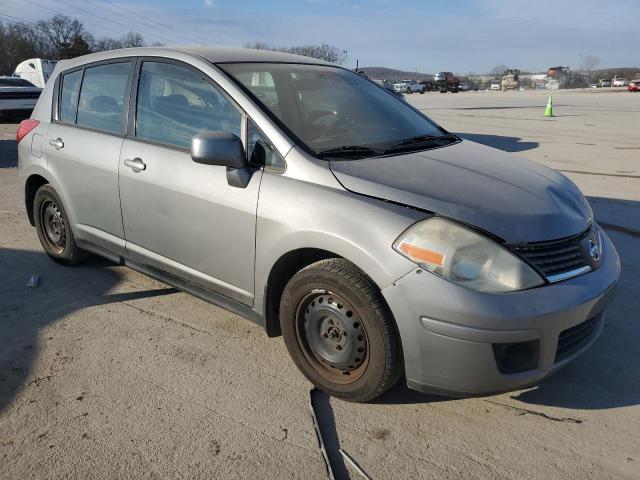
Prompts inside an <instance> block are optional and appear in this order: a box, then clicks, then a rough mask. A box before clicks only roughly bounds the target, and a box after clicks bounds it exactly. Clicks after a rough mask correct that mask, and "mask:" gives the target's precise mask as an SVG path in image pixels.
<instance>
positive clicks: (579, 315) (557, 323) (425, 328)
mask: <svg viewBox="0 0 640 480" xmlns="http://www.w3.org/2000/svg"><path fill="white" fill-rule="evenodd" d="M602 237H603V255H602V261H601V265H600V267H599V268H598V269H597V270H594V271H592V272H589V273H586V274H584V275H581V276H579V277H575V278H572V279H570V280H567V281H564V282H560V283H556V284H553V285H547V286H544V287H540V288H535V289H531V290H524V291H520V292H512V293H503V294H490V293H482V292H476V291H472V290H469V289H466V288H463V287H460V286H457V285H454V284H452V283H450V282H447V281H445V280H443V279H441V278H439V277H436V276H435V275H432V274H430V273H428V272H424V271H421V269H418V268H417V269H415V270H413V271H412V272H410V273H409V274H407V275H405V276H403V277H402V278H400V279H398V280H397V281H396V282H394V283H393V284H391V285H389V286H388V287H386V288H384V289H383V290H382V293H383V295H384V297H385V299H386V301H387V303H388V305H389V307H390V308H391V311H392V312H393V315H394V317H395V319H396V322H397V324H398V330H399V332H400V337H401V340H402V348H403V352H404V360H405V371H406V376H407V383H408V385H409V387H410V388H413V389H415V390H419V391H422V392H426V393H440V394H446V395H451V396H474V395H485V394H491V393H497V392H503V391H508V390H514V389H518V388H523V387H526V386H530V385H532V384H535V383H537V382H539V381H540V380H541V379H543V378H544V377H546V376H548V375H550V374H551V373H553V372H554V371H556V370H557V369H558V368H560V367H562V366H563V365H565V364H566V363H568V362H569V361H571V360H572V359H573V358H575V357H577V356H578V355H579V354H580V353H582V352H583V351H585V350H586V349H587V348H588V347H589V346H590V345H591V344H593V343H594V342H595V340H596V339H597V337H598V336H599V334H600V332H601V331H602V327H603V324H604V310H605V309H606V307H607V306H608V305H609V304H610V303H611V301H612V300H613V297H614V293H615V286H616V284H617V281H618V278H619V275H620V260H619V258H618V255H617V253H616V251H615V248H614V247H613V244H612V243H611V241H610V240H609V238H608V237H607V236H606V235H604V234H603V236H602ZM596 317H597V319H596V321H595V323H596V328H595V331H594V334H593V335H591V336H590V337H589V339H588V341H586V342H585V343H584V344H583V345H582V346H581V347H580V348H579V349H578V350H576V351H575V352H574V353H573V354H572V355H570V356H568V357H567V358H564V359H563V360H561V361H558V362H556V358H555V357H556V348H557V343H558V336H559V335H560V333H561V332H562V331H564V330H566V329H568V328H570V327H573V326H575V325H578V324H580V323H582V322H584V321H586V320H589V319H595V318H596ZM530 340H539V342H540V350H539V361H538V366H537V368H534V369H530V370H527V371H524V372H519V373H509V374H505V373H501V372H500V371H499V369H498V365H497V363H496V359H495V355H494V350H493V344H494V343H510V342H523V341H530Z"/></svg>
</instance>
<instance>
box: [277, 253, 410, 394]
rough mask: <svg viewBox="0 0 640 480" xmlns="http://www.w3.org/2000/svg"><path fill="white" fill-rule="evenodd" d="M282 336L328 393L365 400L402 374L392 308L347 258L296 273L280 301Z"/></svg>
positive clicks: (308, 374) (303, 367) (300, 365)
mask: <svg viewBox="0 0 640 480" xmlns="http://www.w3.org/2000/svg"><path fill="white" fill-rule="evenodd" d="M280 326H281V329H282V336H283V337H284V342H285V344H286V346H287V350H288V351H289V354H290V355H291V358H292V359H293V361H294V363H295V364H296V366H297V367H298V368H299V369H300V371H301V372H302V373H303V374H304V375H305V377H307V379H308V380H309V381H310V382H311V383H313V384H314V385H316V386H317V387H318V388H319V389H321V390H323V391H324V392H326V393H327V394H329V395H333V396H335V397H339V398H342V399H344V400H347V401H351V402H367V401H370V400H372V399H374V398H376V397H378V396H379V395H381V394H382V393H384V392H385V391H387V390H388V389H389V388H391V387H392V386H393V385H394V384H395V383H396V382H397V381H398V379H399V378H400V376H401V375H402V373H403V363H402V348H401V345H400V338H399V335H398V332H397V329H396V325H395V322H394V320H393V318H392V315H391V312H390V311H389V309H388V307H387V306H386V304H385V303H384V301H383V299H382V296H381V294H380V292H379V291H378V289H377V287H376V285H375V284H374V283H373V282H372V280H371V279H370V278H369V277H368V276H367V275H365V274H364V272H362V271H361V270H360V269H359V268H357V267H356V266H355V265H353V264H352V263H350V262H349V261H347V260H344V259H341V258H332V259H328V260H321V261H319V262H316V263H314V264H312V265H309V266H308V267H306V268H304V269H302V270H300V271H299V272H298V273H296V274H295V275H294V276H293V277H292V278H291V280H289V282H288V283H287V286H286V287H285V290H284V293H283V295H282V299H281V301H280Z"/></svg>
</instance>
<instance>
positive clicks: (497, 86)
mask: <svg viewBox="0 0 640 480" xmlns="http://www.w3.org/2000/svg"><path fill="white" fill-rule="evenodd" d="M489 90H502V85H501V84H499V83H498V82H493V83H492V84H491V87H489Z"/></svg>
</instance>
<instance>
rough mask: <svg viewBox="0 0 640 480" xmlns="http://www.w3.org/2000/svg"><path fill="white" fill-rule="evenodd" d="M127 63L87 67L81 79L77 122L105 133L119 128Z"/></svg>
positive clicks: (127, 73) (129, 69)
mask: <svg viewBox="0 0 640 480" xmlns="http://www.w3.org/2000/svg"><path fill="white" fill-rule="evenodd" d="M130 71H131V62H123V63H113V64H109V65H99V66H97V67H90V68H87V69H86V70H85V72H84V78H83V80H82V90H81V91H80V101H79V103H78V120H77V124H78V125H82V126H83V127H89V128H95V129H97V130H103V131H105V132H113V133H120V132H121V131H122V126H123V119H124V115H123V112H124V108H125V98H124V97H125V91H126V88H127V81H128V79H129V73H130Z"/></svg>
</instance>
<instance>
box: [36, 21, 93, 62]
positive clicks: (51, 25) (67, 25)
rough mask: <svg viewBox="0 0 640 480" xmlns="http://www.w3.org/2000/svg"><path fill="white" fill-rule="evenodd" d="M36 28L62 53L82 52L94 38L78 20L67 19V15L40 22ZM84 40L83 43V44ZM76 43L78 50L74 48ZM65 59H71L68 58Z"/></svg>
mask: <svg viewBox="0 0 640 480" xmlns="http://www.w3.org/2000/svg"><path fill="white" fill-rule="evenodd" d="M35 27H36V28H37V29H38V30H40V31H41V32H43V33H44V35H45V36H46V37H47V38H48V39H49V41H50V42H51V44H52V45H53V46H54V47H55V48H56V49H57V50H58V54H59V55H60V53H61V52H65V54H66V53H70V52H73V51H74V50H77V51H82V50H83V48H81V47H84V45H81V44H82V42H84V43H85V44H87V46H88V45H89V43H92V42H93V36H92V35H91V34H90V33H89V32H87V31H86V30H85V28H84V26H83V25H82V23H80V21H79V20H78V19H77V18H71V17H67V16H65V15H55V16H53V17H51V18H50V19H48V20H40V21H38V22H37V23H36V25H35ZM81 40H82V42H81ZM74 43H75V44H76V48H75V49H74V48H73V45H74ZM65 58H70V57H66V56H65Z"/></svg>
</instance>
